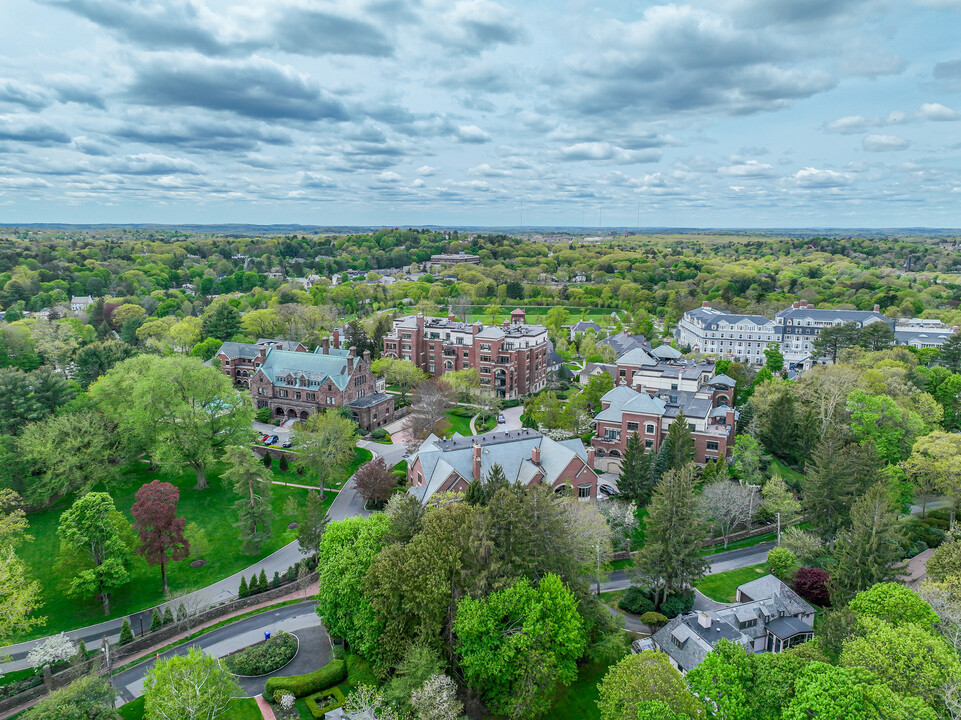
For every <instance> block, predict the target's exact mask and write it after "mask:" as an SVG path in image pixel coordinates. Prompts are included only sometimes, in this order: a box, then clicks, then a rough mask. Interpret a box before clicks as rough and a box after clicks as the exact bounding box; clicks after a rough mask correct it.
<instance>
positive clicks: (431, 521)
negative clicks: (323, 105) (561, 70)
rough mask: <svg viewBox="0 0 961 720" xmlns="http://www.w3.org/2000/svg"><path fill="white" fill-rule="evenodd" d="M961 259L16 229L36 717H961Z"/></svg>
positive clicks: (1, 277)
mask: <svg viewBox="0 0 961 720" xmlns="http://www.w3.org/2000/svg"><path fill="white" fill-rule="evenodd" d="M957 248H958V246H957V240H956V239H954V238H946V237H943V236H938V235H924V234H918V235H911V234H907V233H905V234H899V235H887V234H880V233H879V234H868V233H864V234H850V235H847V234H841V233H829V234H824V235H817V234H814V233H807V234H805V233H800V232H798V233H782V234H762V233H748V232H725V233H722V232H687V233H680V232H678V233H673V234H632V233H629V232H626V231H625V232H624V233H619V234H611V235H607V236H603V237H586V236H584V235H583V234H580V235H579V234H576V233H574V234H569V235H563V236H558V237H551V238H545V237H543V236H535V235H534V234H532V233H518V234H516V235H508V234H495V233H481V232H477V233H474V232H471V233H467V232H464V231H454V230H450V231H446V230H445V231H441V230H434V229H424V230H417V229H396V228H395V229H383V230H377V231H372V232H369V233H346V232H333V231H331V232H315V231H310V232H306V231H304V232H303V233H298V234H286V235H270V234H262V233H255V232H251V233H243V232H236V233H226V232H223V233H222V232H213V231H210V232H188V231H175V230H172V229H163V228H158V229H148V228H135V227H118V228H95V229H80V228H68V229H39V228H4V229H2V230H0V314H2V322H0V408H2V412H0V433H2V434H0V554H2V555H3V562H2V563H0V646H2V647H0V656H2V657H3V658H4V659H5V662H3V663H0V673H2V675H0V717H13V716H22V717H23V718H25V719H26V720H42V719H46V718H51V719H53V718H78V719H81V720H82V719H85V718H89V719H93V718H98V719H101V720H104V719H107V718H110V719H115V718H118V717H122V718H149V719H150V720H153V719H154V718H194V717H205V718H211V719H213V718H216V717H224V718H242V719H246V718H259V717H275V718H321V717H327V718H337V717H341V718H355V719H359V718H364V719H365V720H377V719H387V718H391V719H400V718H408V719H410V720H434V719H438V720H439V719H441V718H443V719H449V720H453V719H455V718H463V717H468V718H477V719H480V718H519V719H526V718H530V719H534V718H561V719H567V718H570V719H571V720H574V719H580V718H585V719H590V720H622V719H623V720H635V718H637V719H641V720H644V719H650V720H654V719H657V720H661V719H667V720H672V719H673V720H686V719H689V718H698V719H700V718H717V719H719V720H720V719H723V720H740V719H743V720H755V719H761V720H766V719H768V718H770V719H771V720H780V719H783V720H801V719H802V718H805V719H809V718H818V719H823V720H833V719H835V718H836V719H837V720H842V719H847V718H854V719H862V718H863V719H864V720H875V719H877V720H880V719H881V718H884V719H886V720H889V719H892V718H903V719H904V720H909V719H915V718H921V719H928V718H930V719H932V720H933V719H935V718H944V719H948V718H951V719H956V718H961V655H959V653H961V633H959V629H961V535H959V534H958V532H957V531H956V530H955V527H956V523H957V510H958V507H959V504H961V333H959V332H958V331H957V327H958V326H961V255H959V253H958V250H957ZM268 712H269V713H271V715H269V716H268V715H267V713H268Z"/></svg>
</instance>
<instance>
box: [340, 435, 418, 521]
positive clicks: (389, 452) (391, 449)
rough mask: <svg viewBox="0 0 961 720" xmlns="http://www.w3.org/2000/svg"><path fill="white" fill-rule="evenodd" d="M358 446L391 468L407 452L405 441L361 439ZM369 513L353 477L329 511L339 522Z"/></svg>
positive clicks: (341, 490)
mask: <svg viewBox="0 0 961 720" xmlns="http://www.w3.org/2000/svg"><path fill="white" fill-rule="evenodd" d="M357 446H358V447H362V448H366V449H368V450H370V451H371V452H372V453H373V454H374V457H375V458H376V457H377V456H380V457H382V458H384V462H385V463H387V467H389V468H392V467H394V465H396V464H397V463H399V462H400V461H401V460H403V459H404V455H405V454H406V453H407V449H406V448H405V447H404V445H403V443H399V444H398V443H395V444H393V445H385V444H384V443H375V442H370V441H368V440H359V441H358V442H357ZM368 515H370V511H369V510H368V509H367V508H366V507H364V499H363V498H362V497H361V496H360V495H359V494H358V492H357V487H356V486H355V485H354V480H353V478H351V479H350V480H348V481H347V482H346V483H345V484H344V486H343V487H342V488H341V489H340V492H339V493H337V497H336V498H334V502H332V503H331V505H330V510H328V511H327V516H328V517H329V518H330V519H331V520H333V521H338V522H339V521H340V520H343V519H344V518H349V517H356V516H361V517H366V516H368Z"/></svg>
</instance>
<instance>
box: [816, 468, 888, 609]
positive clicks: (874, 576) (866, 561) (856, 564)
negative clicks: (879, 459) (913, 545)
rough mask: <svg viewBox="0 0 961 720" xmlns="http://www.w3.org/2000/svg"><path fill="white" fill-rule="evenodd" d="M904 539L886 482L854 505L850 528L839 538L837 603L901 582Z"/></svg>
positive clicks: (835, 584) (835, 577) (835, 582)
mask: <svg viewBox="0 0 961 720" xmlns="http://www.w3.org/2000/svg"><path fill="white" fill-rule="evenodd" d="M902 540H903V536H902V534H901V530H900V527H899V525H898V515H897V511H896V510H895V508H894V503H893V502H892V501H891V496H890V495H889V494H888V491H887V488H886V487H885V486H884V484H883V483H878V484H876V485H873V486H872V487H871V488H870V489H869V490H868V491H867V492H866V493H865V494H864V497H862V498H861V499H860V500H858V501H857V502H856V503H854V507H853V508H852V509H851V527H850V529H848V530H845V531H844V532H842V533H841V534H840V535H839V536H838V539H837V544H836V546H835V557H836V558H837V567H836V568H835V570H834V572H833V573H832V576H831V599H832V601H833V603H834V604H835V605H840V604H841V603H843V602H846V601H848V600H850V599H851V598H852V597H854V595H855V594H857V593H858V592H860V591H862V590H867V589H868V588H870V587H871V586H872V585H875V584H876V583H882V582H897V581H898V580H900V579H901V577H903V576H904V573H905V570H904V564H903V563H902V562H901V558H902V554H903V553H902V550H901V544H900V543H901V541H902Z"/></svg>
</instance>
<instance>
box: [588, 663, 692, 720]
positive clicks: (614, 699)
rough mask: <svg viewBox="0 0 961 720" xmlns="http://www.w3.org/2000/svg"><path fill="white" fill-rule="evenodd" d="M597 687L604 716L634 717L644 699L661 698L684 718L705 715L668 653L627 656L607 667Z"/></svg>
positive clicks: (624, 719) (609, 718)
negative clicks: (672, 664) (672, 663)
mask: <svg viewBox="0 0 961 720" xmlns="http://www.w3.org/2000/svg"><path fill="white" fill-rule="evenodd" d="M597 689H598V693H599V698H598V700H597V707H598V709H599V710H600V715H601V720H635V719H636V718H637V717H638V704H639V703H641V702H642V701H643V702H650V701H655V702H661V703H663V704H664V705H666V706H667V708H668V709H669V710H670V711H671V712H673V713H676V714H677V715H679V716H680V717H682V718H703V717H706V716H705V713H704V706H703V705H702V704H701V702H699V701H698V699H697V698H696V697H694V695H693V694H691V691H690V690H688V689H687V687H686V685H685V684H684V678H683V677H682V676H681V673H679V672H678V671H677V670H675V669H674V668H673V667H672V666H671V663H670V661H669V660H668V658H667V655H664V654H663V653H659V652H654V651H653V650H645V651H643V652H640V653H637V654H635V655H628V656H627V657H625V658H624V659H623V660H621V661H620V662H619V663H617V665H614V666H613V667H611V669H610V670H608V671H607V674H606V675H605V676H604V679H603V680H601V682H600V684H599V685H598V688H597ZM668 717H670V716H668Z"/></svg>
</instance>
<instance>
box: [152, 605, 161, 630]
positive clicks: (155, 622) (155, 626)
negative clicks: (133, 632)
mask: <svg viewBox="0 0 961 720" xmlns="http://www.w3.org/2000/svg"><path fill="white" fill-rule="evenodd" d="M163 624H164V623H163V618H162V617H161V616H160V611H159V610H157V608H154V609H153V614H152V615H151V616H150V632H154V631H156V630H159V629H160V628H162V627H163Z"/></svg>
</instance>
